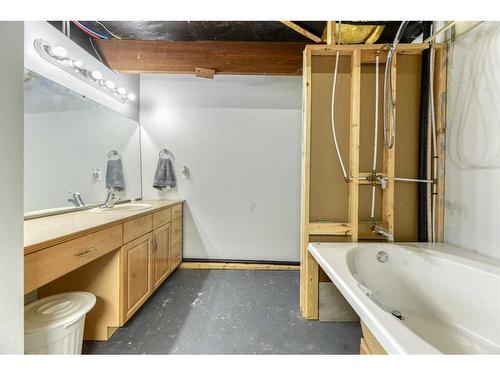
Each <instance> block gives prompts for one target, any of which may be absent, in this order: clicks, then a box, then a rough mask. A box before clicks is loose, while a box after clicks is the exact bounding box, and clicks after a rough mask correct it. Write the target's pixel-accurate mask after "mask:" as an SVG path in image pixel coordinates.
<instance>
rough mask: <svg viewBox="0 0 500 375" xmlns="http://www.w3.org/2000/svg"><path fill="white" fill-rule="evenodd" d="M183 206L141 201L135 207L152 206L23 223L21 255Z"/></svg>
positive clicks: (170, 202) (174, 201)
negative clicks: (162, 210) (22, 250)
mask: <svg viewBox="0 0 500 375" xmlns="http://www.w3.org/2000/svg"><path fill="white" fill-rule="evenodd" d="M183 202H184V200H181V199H170V200H140V201H137V203H148V204H151V207H149V208H146V209H143V210H138V211H128V212H113V213H104V212H90V210H83V211H74V212H69V213H65V214H60V215H53V216H46V217H41V218H37V219H30V220H25V221H24V254H25V255H26V254H29V253H32V252H35V251H38V250H41V249H44V248H46V247H49V246H54V245H57V244H59V243H62V242H65V241H69V240H71V239H74V238H77V237H80V236H84V235H86V234H89V233H93V232H96V231H98V230H101V229H105V228H108V227H111V226H113V225H118V224H121V223H123V222H125V221H128V220H132V219H135V218H137V217H139V216H144V215H147V214H151V213H153V212H156V211H159V210H161V209H164V208H168V207H171V206H175V205H177V204H179V203H183Z"/></svg>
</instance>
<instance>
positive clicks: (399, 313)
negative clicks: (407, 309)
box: [391, 310, 405, 320]
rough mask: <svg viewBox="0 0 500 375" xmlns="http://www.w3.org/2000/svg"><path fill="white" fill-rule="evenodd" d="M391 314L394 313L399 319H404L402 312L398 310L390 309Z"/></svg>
mask: <svg viewBox="0 0 500 375" xmlns="http://www.w3.org/2000/svg"><path fill="white" fill-rule="evenodd" d="M391 314H392V315H394V316H395V317H396V318H398V319H399V320H405V317H404V316H403V314H402V313H401V311H399V310H392V311H391Z"/></svg>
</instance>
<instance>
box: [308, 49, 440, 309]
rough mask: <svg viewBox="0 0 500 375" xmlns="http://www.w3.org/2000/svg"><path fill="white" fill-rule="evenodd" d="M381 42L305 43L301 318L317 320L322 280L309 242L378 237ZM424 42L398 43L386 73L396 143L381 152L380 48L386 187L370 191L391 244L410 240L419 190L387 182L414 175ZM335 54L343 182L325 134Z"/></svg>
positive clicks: (329, 134)
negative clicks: (372, 177)
mask: <svg viewBox="0 0 500 375" xmlns="http://www.w3.org/2000/svg"><path fill="white" fill-rule="evenodd" d="M382 47H383V46H382V45H346V46H325V45H322V46H317V45H316V46H307V47H306V49H305V51H304V75H303V77H304V80H303V85H304V86H303V122H304V124H303V149H302V201H301V203H302V216H301V220H302V222H301V225H302V229H301V281H300V284H301V285H300V286H301V288H300V304H301V311H302V314H303V316H304V317H305V318H308V319H318V306H319V297H318V288H319V281H320V280H324V277H322V276H321V274H320V269H319V267H318V264H317V263H316V261H315V260H314V258H313V257H312V256H311V255H310V254H309V252H308V250H307V246H308V244H309V242H319V241H321V242H345V241H353V242H357V241H364V240H381V237H378V236H377V235H374V234H373V233H372V232H371V231H370V230H369V217H370V201H371V185H370V184H369V183H367V182H366V181H363V180H360V179H359V177H363V176H366V175H369V174H370V172H371V163H372V156H373V135H374V134H373V132H374V109H375V99H374V98H375V92H374V91H375V56H376V51H377V50H379V49H381V48H382ZM442 47H443V46H441V45H439V46H436V69H435V72H436V78H435V87H434V91H435V101H436V118H437V127H438V137H439V139H438V146H439V147H438V150H439V154H440V155H443V154H444V128H443V125H442V119H443V118H444V116H443V111H444V107H443V105H442V102H443V100H444V91H445V69H446V68H445V65H444V64H443V61H444V60H445V54H444V52H445V49H444V48H442ZM425 48H427V45H422V44H400V45H399V46H398V50H397V55H395V56H394V60H393V66H392V68H391V70H392V74H393V78H394V79H395V81H394V82H395V84H394V95H395V97H396V103H397V104H396V129H397V132H396V134H397V136H396V143H395V147H393V148H392V149H390V150H388V149H385V148H383V147H382V142H383V141H382V131H383V130H382V126H383V125H382V124H383V100H382V99H383V74H384V69H385V59H386V51H385V50H383V51H382V53H381V56H380V62H381V64H380V69H379V81H380V83H379V90H380V91H379V119H378V121H379V137H378V140H379V144H378V150H379V153H378V160H377V171H379V172H380V171H381V172H382V174H383V175H385V176H386V177H387V178H388V186H387V188H386V189H384V190H382V189H380V187H379V188H377V198H376V203H377V204H376V215H375V216H376V219H377V222H379V223H383V225H384V226H385V227H386V228H388V229H389V230H390V231H391V232H392V233H394V237H395V240H396V241H417V230H418V194H417V189H418V186H417V184H416V183H406V182H396V184H395V183H394V177H395V176H397V177H406V178H418V166H419V165H418V163H419V161H418V155H419V109H420V84H421V62H422V50H423V49H425ZM337 50H340V54H341V56H340V61H339V70H338V77H337V91H336V97H335V111H336V116H335V125H336V130H337V139H338V141H339V148H340V151H341V153H342V155H343V158H344V163H345V164H346V167H348V170H349V175H350V176H351V177H352V178H353V180H352V181H351V182H350V183H345V182H344V179H343V176H342V171H341V168H340V165H339V162H338V160H337V156H336V152H335V148H334V144H333V141H332V129H331V110H330V107H331V98H332V82H333V70H334V64H335V53H336V51H337ZM443 177H444V160H443V158H440V170H439V181H438V191H439V194H440V195H439V199H438V215H437V218H438V220H437V225H436V226H437V228H438V239H439V240H442V238H443V236H442V221H443V215H442V212H443V209H442V204H443V199H442V197H443V194H444V184H443V182H444V178H443Z"/></svg>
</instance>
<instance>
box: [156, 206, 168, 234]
mask: <svg viewBox="0 0 500 375" xmlns="http://www.w3.org/2000/svg"><path fill="white" fill-rule="evenodd" d="M170 220H172V211H171V209H170V208H166V209H164V210H161V211H158V212H155V213H154V214H153V229H156V228H158V227H161V226H162V225H165V224H167V223H168V222H170Z"/></svg>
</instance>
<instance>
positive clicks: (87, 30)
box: [71, 21, 109, 39]
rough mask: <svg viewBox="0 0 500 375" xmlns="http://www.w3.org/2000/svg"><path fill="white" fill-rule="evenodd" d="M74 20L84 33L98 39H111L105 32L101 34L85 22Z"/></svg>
mask: <svg viewBox="0 0 500 375" xmlns="http://www.w3.org/2000/svg"><path fill="white" fill-rule="evenodd" d="M71 22H73V24H74V25H75V26H76V27H78V28H79V29H80V30H82V31H83V32H84V33H86V34H88V35H90V36H92V37H94V38H97V39H109V38H108V37H107V36H106V35H104V34H100V33H98V32H97V31H94V30H92V29H90V28H89V27H87V26H85V25H84V24H82V23H81V22H79V21H71Z"/></svg>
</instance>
